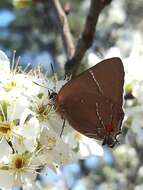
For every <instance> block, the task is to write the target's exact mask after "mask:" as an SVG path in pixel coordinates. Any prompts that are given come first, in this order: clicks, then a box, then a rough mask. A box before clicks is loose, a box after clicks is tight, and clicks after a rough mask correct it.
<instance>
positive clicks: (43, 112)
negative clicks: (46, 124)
mask: <svg viewBox="0 0 143 190" xmlns="http://www.w3.org/2000/svg"><path fill="white" fill-rule="evenodd" d="M50 110H51V106H47V105H41V106H39V107H38V109H37V110H36V112H37V114H38V119H40V120H42V121H44V120H47V119H48V115H49V112H50Z"/></svg>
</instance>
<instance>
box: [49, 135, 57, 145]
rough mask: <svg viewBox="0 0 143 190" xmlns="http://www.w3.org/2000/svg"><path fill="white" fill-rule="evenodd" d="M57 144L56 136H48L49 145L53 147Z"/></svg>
mask: <svg viewBox="0 0 143 190" xmlns="http://www.w3.org/2000/svg"><path fill="white" fill-rule="evenodd" d="M55 144H56V138H55V137H49V138H48V145H49V147H53V146H55Z"/></svg>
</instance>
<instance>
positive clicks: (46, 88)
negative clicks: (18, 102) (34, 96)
mask: <svg viewBox="0 0 143 190" xmlns="http://www.w3.org/2000/svg"><path fill="white" fill-rule="evenodd" d="M32 82H33V83H34V84H36V85H38V86H41V87H43V88H46V89H48V94H50V90H51V91H52V92H55V91H54V90H52V89H51V88H48V87H46V86H43V85H42V84H39V83H37V82H35V81H32Z"/></svg>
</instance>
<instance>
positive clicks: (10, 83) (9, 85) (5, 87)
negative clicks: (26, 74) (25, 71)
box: [4, 81, 16, 91]
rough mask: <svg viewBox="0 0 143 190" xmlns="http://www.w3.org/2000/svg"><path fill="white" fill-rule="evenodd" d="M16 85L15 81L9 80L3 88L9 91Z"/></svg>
mask: <svg viewBox="0 0 143 190" xmlns="http://www.w3.org/2000/svg"><path fill="white" fill-rule="evenodd" d="M15 87H16V81H11V82H9V83H7V84H6V85H5V86H4V89H5V90H7V91H10V90H12V89H14V88H15Z"/></svg>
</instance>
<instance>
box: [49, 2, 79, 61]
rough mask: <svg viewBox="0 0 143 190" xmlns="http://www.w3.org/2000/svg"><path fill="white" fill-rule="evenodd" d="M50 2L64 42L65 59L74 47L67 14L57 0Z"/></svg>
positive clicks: (72, 52)
mask: <svg viewBox="0 0 143 190" xmlns="http://www.w3.org/2000/svg"><path fill="white" fill-rule="evenodd" d="M51 3H52V5H53V7H54V9H55V13H56V16H57V18H58V21H59V22H58V24H59V28H60V32H61V35H62V39H63V42H64V47H65V51H66V55H67V60H69V59H71V58H72V57H73V55H74V52H75V47H74V43H73V40H72V36H71V33H70V29H69V24H68V20H67V16H66V14H65V12H64V10H63V8H62V6H61V4H60V2H59V0H52V1H51Z"/></svg>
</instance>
